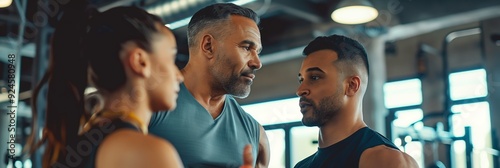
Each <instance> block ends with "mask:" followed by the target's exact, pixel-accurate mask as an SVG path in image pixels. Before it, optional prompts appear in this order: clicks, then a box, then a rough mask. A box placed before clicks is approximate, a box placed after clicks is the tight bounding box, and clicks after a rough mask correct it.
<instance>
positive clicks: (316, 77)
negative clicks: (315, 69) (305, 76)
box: [311, 76, 319, 80]
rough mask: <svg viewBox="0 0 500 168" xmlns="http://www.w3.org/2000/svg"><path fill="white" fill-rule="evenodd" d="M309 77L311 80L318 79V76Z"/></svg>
mask: <svg viewBox="0 0 500 168" xmlns="http://www.w3.org/2000/svg"><path fill="white" fill-rule="evenodd" d="M311 79H312V80H318V79H319V76H311Z"/></svg>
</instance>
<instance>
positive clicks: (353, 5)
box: [331, 0, 378, 24]
mask: <svg viewBox="0 0 500 168" xmlns="http://www.w3.org/2000/svg"><path fill="white" fill-rule="evenodd" d="M377 16H378V11H377V9H375V8H374V7H373V5H372V4H371V3H370V2H369V1H368V0H342V1H341V2H340V3H339V5H338V6H337V8H336V9H335V10H334V11H333V12H332V15H331V17H332V19H333V21H335V22H337V23H342V24H361V23H366V22H369V21H372V20H373V19H375V18H377Z"/></svg>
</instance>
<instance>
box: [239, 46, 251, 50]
mask: <svg viewBox="0 0 500 168" xmlns="http://www.w3.org/2000/svg"><path fill="white" fill-rule="evenodd" d="M241 48H243V49H244V50H246V51H250V46H241Z"/></svg>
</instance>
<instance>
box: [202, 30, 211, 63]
mask: <svg viewBox="0 0 500 168" xmlns="http://www.w3.org/2000/svg"><path fill="white" fill-rule="evenodd" d="M214 42H215V38H214V36H212V35H210V34H205V35H203V38H202V39H201V42H200V45H201V51H202V53H204V55H206V56H207V57H208V58H209V59H211V58H213V57H214V47H215V44H214Z"/></svg>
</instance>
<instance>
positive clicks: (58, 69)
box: [28, 0, 95, 167]
mask: <svg viewBox="0 0 500 168" xmlns="http://www.w3.org/2000/svg"><path fill="white" fill-rule="evenodd" d="M93 11H95V10H91V9H88V3H87V1H86V0H72V1H71V2H70V3H68V4H67V5H66V6H65V9H64V11H63V12H64V13H63V16H62V17H61V19H60V21H59V22H58V24H57V26H56V29H55V32H54V34H53V37H52V46H51V50H50V51H51V54H50V56H51V57H50V64H49V69H48V70H47V72H46V74H45V75H44V76H43V78H42V80H41V81H40V83H38V85H37V86H36V88H35V90H34V93H33V96H32V106H33V131H32V136H31V137H30V138H29V141H28V146H29V147H30V152H31V153H33V152H34V151H35V150H36V149H37V148H39V147H40V145H41V144H43V143H45V142H46V144H45V145H46V147H45V152H44V156H43V167H51V165H52V164H54V163H55V162H60V161H61V160H62V159H64V158H63V157H60V156H64V155H65V152H66V150H65V149H66V147H67V146H69V145H72V144H74V143H75V142H76V141H77V139H78V131H79V124H78V123H79V122H80V120H81V119H84V120H86V119H87V118H89V114H87V113H86V112H85V111H84V99H83V98H84V95H83V94H84V90H85V88H86V87H87V68H88V61H87V59H85V57H84V56H83V54H82V50H81V46H82V45H83V43H82V42H83V37H84V35H85V34H86V30H87V20H88V18H89V17H90V13H92V12H93ZM45 83H47V84H48V92H47V97H46V98H47V106H46V116H45V126H44V128H43V134H42V139H41V140H37V139H38V138H37V137H34V135H36V132H38V129H39V126H38V123H36V121H37V117H38V116H37V105H36V102H37V99H38V95H39V92H40V89H41V88H42V86H43V85H44V84H45Z"/></svg>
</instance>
